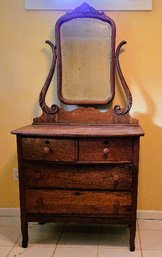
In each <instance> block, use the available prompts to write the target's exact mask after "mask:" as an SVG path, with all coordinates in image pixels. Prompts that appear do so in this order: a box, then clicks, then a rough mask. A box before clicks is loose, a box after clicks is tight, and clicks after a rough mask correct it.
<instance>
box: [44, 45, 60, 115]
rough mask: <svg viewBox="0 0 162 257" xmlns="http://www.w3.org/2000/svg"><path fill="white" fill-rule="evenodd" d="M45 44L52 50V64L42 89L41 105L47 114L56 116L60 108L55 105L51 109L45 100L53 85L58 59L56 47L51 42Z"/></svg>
mask: <svg viewBox="0 0 162 257" xmlns="http://www.w3.org/2000/svg"><path fill="white" fill-rule="evenodd" d="M45 43H47V44H48V45H49V46H50V47H51V49H52V64H51V68H50V71H49V74H48V76H47V78H46V81H45V83H44V85H43V88H42V90H41V92H40V95H39V105H40V107H41V109H42V110H43V111H44V112H45V113H48V114H55V113H56V112H57V111H58V110H59V107H58V106H57V105H55V104H53V105H52V106H51V107H49V106H47V104H46V102H45V98H46V94H47V91H48V88H49V85H50V83H51V80H52V78H53V74H54V71H55V66H56V59H57V56H56V47H55V46H54V45H53V43H52V42H51V41H49V40H46V41H45Z"/></svg>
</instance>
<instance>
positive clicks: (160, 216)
mask: <svg viewBox="0 0 162 257" xmlns="http://www.w3.org/2000/svg"><path fill="white" fill-rule="evenodd" d="M137 218H138V219H140V220H162V211H155V210H151V211H150V210H144V211H141V210H137Z"/></svg>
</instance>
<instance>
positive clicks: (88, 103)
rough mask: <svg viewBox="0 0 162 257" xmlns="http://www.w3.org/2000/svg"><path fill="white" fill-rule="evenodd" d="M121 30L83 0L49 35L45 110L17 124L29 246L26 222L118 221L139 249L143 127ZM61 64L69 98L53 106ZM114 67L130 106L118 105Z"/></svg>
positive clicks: (62, 86) (62, 93) (61, 85)
mask: <svg viewBox="0 0 162 257" xmlns="http://www.w3.org/2000/svg"><path fill="white" fill-rule="evenodd" d="M115 31H116V27H115V23H114V22H113V21H112V19H110V18H109V17H108V16H106V15H105V14H104V13H103V12H99V11H97V10H95V9H94V8H93V7H91V6H89V5H88V4H86V3H84V4H82V5H81V6H79V7H77V8H76V9H75V10H74V11H72V12H68V13H66V14H65V15H64V16H62V17H61V18H60V19H59V20H58V21H57V23H56V27H55V32H56V34H55V40H56V43H55V45H54V44H52V43H51V42H50V41H46V43H48V44H49V45H50V47H51V49H52V64H51V68H50V71H49V74H48V77H47V79H46V81H45V84H44V86H43V88H42V90H41V93H40V100H39V103H40V107H41V109H42V115H41V116H40V117H38V118H35V119H34V120H33V124H32V125H28V126H25V127H23V128H20V129H16V130H14V131H12V133H13V134H16V136H17V149H18V170H19V188H20V209H21V230H22V246H23V247H27V246H28V222H32V221H37V222H39V223H44V222H71V223H74V222H76V223H99V224H101V223H103V224H112V223H117V224H126V225H128V226H129V227H130V250H131V251H134V250H135V243H134V242H135V232H136V209H137V186H138V163H139V140H140V136H143V135H144V133H143V130H142V128H141V127H140V125H139V123H138V121H137V120H136V119H133V118H131V117H130V116H129V110H130V108H131V106H132V96H131V93H130V90H129V88H128V86H127V83H126V81H125V79H124V76H123V73H122V70H121V67H120V63H119V54H120V49H121V47H122V46H123V45H124V44H125V43H126V42H125V41H122V42H121V43H120V44H119V45H118V47H117V49H116V51H115ZM56 64H57V88H58V89H57V92H58V98H59V100H60V102H61V104H62V103H63V104H64V105H63V104H62V106H61V107H58V106H57V105H52V106H51V107H49V106H48V105H47V104H46V101H45V98H46V93H47V91H48V88H49V85H50V83H51V80H52V77H53V74H54V71H55V66H56ZM115 70H116V71H117V73H118V77H119V80H120V82H121V85H122V87H123V92H121V93H122V94H123V95H125V98H126V101H125V104H124V107H120V105H115V106H114V107H112V101H113V100H114V96H115ZM109 105H110V107H109ZM67 106H68V107H69V106H71V108H73V109H71V110H69V109H67V108H66V107H67ZM103 107H104V108H105V107H107V109H106V110H105V109H104V108H103ZM101 109H102V110H101ZM103 109H104V110H103Z"/></svg>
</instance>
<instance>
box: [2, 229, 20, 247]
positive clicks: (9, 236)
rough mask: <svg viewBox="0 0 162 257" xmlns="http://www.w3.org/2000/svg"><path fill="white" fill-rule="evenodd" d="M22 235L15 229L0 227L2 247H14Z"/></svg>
mask: <svg viewBox="0 0 162 257" xmlns="http://www.w3.org/2000/svg"><path fill="white" fill-rule="evenodd" d="M20 235H21V233H20V230H19V229H16V228H15V227H0V245H13V244H14V243H15V242H16V241H17V240H18V238H19V237H20Z"/></svg>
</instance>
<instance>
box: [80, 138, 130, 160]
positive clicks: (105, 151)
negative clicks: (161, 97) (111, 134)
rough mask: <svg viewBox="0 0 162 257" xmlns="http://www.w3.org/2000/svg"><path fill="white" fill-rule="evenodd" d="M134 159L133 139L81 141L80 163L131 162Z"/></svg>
mask: <svg viewBox="0 0 162 257" xmlns="http://www.w3.org/2000/svg"><path fill="white" fill-rule="evenodd" d="M132 159H133V143H132V140H131V139H125V138H110V139H80V140H79V161H81V162H82V161H83V162H88V161H91V162H127V161H128V162H129V161H132Z"/></svg>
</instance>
